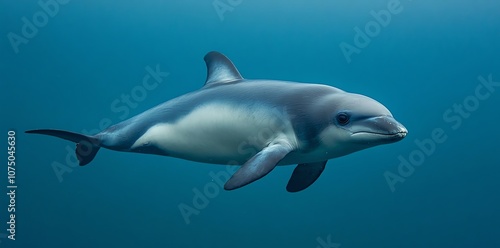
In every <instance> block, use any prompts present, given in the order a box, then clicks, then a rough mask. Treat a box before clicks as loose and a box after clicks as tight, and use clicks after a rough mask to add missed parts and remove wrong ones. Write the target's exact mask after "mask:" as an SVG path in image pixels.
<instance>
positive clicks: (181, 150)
mask: <svg viewBox="0 0 500 248" xmlns="http://www.w3.org/2000/svg"><path fill="white" fill-rule="evenodd" d="M284 115H285V113H284V112H281V111H279V110H278V109H269V108H266V107H262V106H257V105H255V106H244V105H236V106H235V105H234V104H227V103H226V104H223V103H210V104H206V105H201V106H199V107H197V108H196V109H194V110H193V111H191V113H189V114H187V115H186V116H184V117H182V118H181V119H179V120H177V121H175V122H173V123H159V124H156V125H154V126H152V127H150V128H149V129H148V130H147V131H146V132H145V133H144V134H143V135H142V136H141V137H140V138H139V139H137V141H136V142H135V143H134V145H133V146H132V148H135V147H140V146H142V145H145V144H147V145H154V146H156V147H157V148H158V149H160V150H162V151H164V152H165V153H166V154H168V155H169V156H172V157H179V158H184V159H189V160H194V161H200V162H206V163H223V164H224V163H228V162H229V161H231V160H233V161H237V162H240V163H243V162H245V161H246V160H248V159H249V157H251V156H253V155H255V153H256V152H258V151H260V150H261V149H262V148H264V147H265V146H267V145H268V144H269V143H270V142H271V141H273V140H277V139H279V138H280V137H282V138H284V139H287V140H288V141H289V142H291V143H292V144H295V145H296V144H297V139H296V137H295V134H294V132H293V128H292V125H291V123H290V121H289V120H288V119H289V118H285V116H284Z"/></svg>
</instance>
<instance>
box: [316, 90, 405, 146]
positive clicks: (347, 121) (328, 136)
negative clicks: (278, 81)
mask: <svg viewBox="0 0 500 248" xmlns="http://www.w3.org/2000/svg"><path fill="white" fill-rule="evenodd" d="M327 102H328V107H327V109H328V112H326V114H325V115H327V118H328V121H329V125H328V127H327V128H326V129H325V130H324V131H323V133H322V134H321V140H322V141H323V143H324V144H326V145H327V146H329V147H332V148H335V149H337V150H339V148H341V149H340V150H341V151H342V152H341V154H339V155H345V154H348V153H352V152H355V151H359V150H362V149H365V148H369V147H373V146H377V145H381V144H389V143H393V142H397V141H399V140H402V139H403V138H404V137H406V134H407V133H408V131H407V130H406V128H405V127H404V126H403V125H402V124H401V123H399V122H398V121H396V120H395V119H394V117H393V116H392V114H391V112H390V111H389V110H388V109H387V108H386V107H385V106H384V105H382V104H381V103H379V102H378V101H376V100H374V99H372V98H369V97H367V96H363V95H359V94H353V93H347V92H342V93H338V94H335V96H332V97H331V98H330V99H329V100H328V101H327ZM324 103H326V102H324ZM325 107H326V106H325Z"/></svg>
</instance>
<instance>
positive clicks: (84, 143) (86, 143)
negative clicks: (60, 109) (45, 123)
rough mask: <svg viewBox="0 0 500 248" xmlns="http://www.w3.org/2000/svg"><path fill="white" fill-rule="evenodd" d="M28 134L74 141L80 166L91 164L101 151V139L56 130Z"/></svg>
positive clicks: (31, 131) (43, 130) (34, 131)
mask: <svg viewBox="0 0 500 248" xmlns="http://www.w3.org/2000/svg"><path fill="white" fill-rule="evenodd" d="M26 133H37V134H44V135H50V136H55V137H58V138H61V139H65V140H69V141H73V142H75V143H76V150H75V152H76V157H77V158H78V161H79V162H80V165H86V164H88V163H90V161H92V160H93V159H94V157H95V155H96V154H97V152H98V151H99V148H100V146H99V145H100V141H99V139H97V138H95V137H92V136H87V135H83V134H79V133H72V132H68V131H63V130H54V129H37V130H28V131H26Z"/></svg>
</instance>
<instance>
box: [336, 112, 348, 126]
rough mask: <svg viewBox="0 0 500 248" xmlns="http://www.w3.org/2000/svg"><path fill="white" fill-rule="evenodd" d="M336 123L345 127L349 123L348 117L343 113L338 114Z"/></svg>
mask: <svg viewBox="0 0 500 248" xmlns="http://www.w3.org/2000/svg"><path fill="white" fill-rule="evenodd" d="M337 122H338V123H339V125H341V126H345V125H347V123H349V115H347V114H346V113H344V112H341V113H338V114H337Z"/></svg>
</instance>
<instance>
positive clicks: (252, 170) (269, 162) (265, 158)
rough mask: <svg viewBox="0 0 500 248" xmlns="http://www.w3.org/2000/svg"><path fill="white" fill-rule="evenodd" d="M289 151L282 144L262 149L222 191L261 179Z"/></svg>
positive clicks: (237, 172)
mask: <svg viewBox="0 0 500 248" xmlns="http://www.w3.org/2000/svg"><path fill="white" fill-rule="evenodd" d="M290 151H291V149H290V148H288V147H287V146H285V145H282V144H274V145H270V146H268V147H266V148H264V149H262V151H260V152H259V153H257V154H255V156H253V157H252V158H250V160H248V161H247V162H246V163H245V164H244V165H243V166H241V168H240V169H238V171H236V172H235V173H234V175H233V176H232V177H231V178H230V179H229V180H228V181H227V182H226V184H225V185H224V189H225V190H233V189H237V188H240V187H243V186H245V185H247V184H249V183H251V182H253V181H255V180H258V179H260V178H262V177H263V176H265V175H267V173H269V172H271V171H272V170H273V169H274V167H276V165H277V164H278V163H279V161H280V160H282V159H283V158H284V157H285V156H286V155H287V154H288V153H289V152H290Z"/></svg>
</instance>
